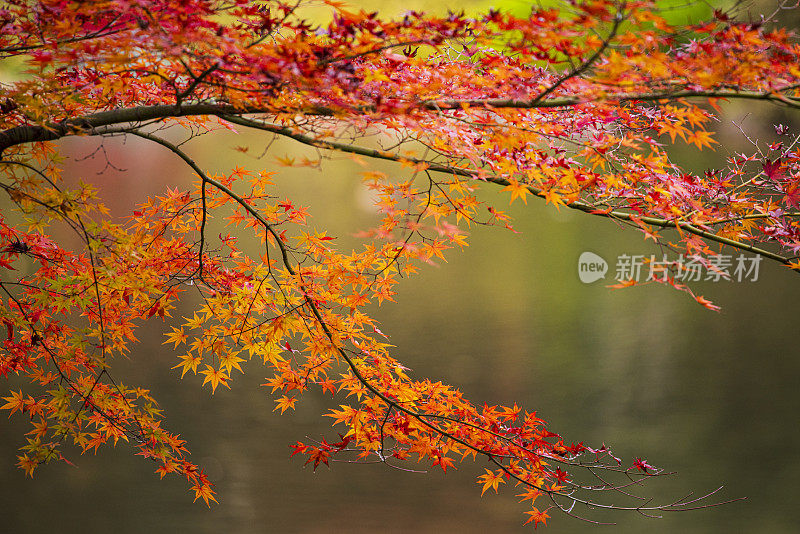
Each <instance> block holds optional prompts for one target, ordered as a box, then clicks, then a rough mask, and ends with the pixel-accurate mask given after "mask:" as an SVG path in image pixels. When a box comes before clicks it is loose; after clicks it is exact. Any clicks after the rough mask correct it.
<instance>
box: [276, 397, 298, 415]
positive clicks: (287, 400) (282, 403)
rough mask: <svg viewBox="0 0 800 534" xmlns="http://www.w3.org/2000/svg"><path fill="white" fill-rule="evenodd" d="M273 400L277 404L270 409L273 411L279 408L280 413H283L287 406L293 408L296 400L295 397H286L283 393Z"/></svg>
mask: <svg viewBox="0 0 800 534" xmlns="http://www.w3.org/2000/svg"><path fill="white" fill-rule="evenodd" d="M275 402H276V403H277V406H275V409H274V410H272V411H273V412H274V411H276V410H278V409H280V410H281V413H283V412H285V411H286V410H287V409H289V408H291V409H292V410H294V405H295V403H296V402H297V397H287V396H286V395H283V396H282V397H280V398H279V399H277V400H276V401H275Z"/></svg>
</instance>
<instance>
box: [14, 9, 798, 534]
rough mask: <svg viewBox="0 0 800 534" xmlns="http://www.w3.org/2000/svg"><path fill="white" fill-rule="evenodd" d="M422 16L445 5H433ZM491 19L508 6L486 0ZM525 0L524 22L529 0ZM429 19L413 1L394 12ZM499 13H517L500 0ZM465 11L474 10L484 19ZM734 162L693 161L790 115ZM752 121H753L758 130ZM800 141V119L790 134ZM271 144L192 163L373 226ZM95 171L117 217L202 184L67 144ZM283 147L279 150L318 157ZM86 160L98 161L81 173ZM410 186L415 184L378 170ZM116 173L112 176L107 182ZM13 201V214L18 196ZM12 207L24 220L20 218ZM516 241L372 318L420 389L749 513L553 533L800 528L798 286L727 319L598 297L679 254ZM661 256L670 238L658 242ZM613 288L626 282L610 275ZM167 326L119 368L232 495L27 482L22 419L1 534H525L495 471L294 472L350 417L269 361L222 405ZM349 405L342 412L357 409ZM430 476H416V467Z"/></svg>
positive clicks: (548, 227)
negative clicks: (283, 376)
mask: <svg viewBox="0 0 800 534" xmlns="http://www.w3.org/2000/svg"><path fill="white" fill-rule="evenodd" d="M419 4H422V5H423V6H430V5H433V4H434V3H433V2H425V3H418V5H419ZM483 4H484V5H488V3H483ZM515 4H519V5H522V3H521V2H516V3H515ZM373 5H380V6H381V7H382V8H385V9H388V10H389V11H392V10H394V9H398V10H399V9H400V8H403V9H409V8H412V7H414V4H413V3H411V2H380V3H374V4H373ZM495 5H497V3H495ZM465 6H467V4H462V5H461V6H459V7H465ZM726 110H727V114H726V115H725V117H723V121H722V122H721V123H720V137H719V139H720V141H722V145H721V146H723V147H725V148H722V149H720V150H719V151H718V153H716V154H715V153H708V154H705V153H704V154H700V155H698V154H697V153H694V152H692V153H678V152H676V154H675V157H676V158H678V159H682V160H683V161H685V162H686V163H687V164H688V165H689V166H691V167H692V168H694V169H695V170H702V169H703V168H705V167H706V166H710V165H713V164H715V158H717V159H718V158H719V157H721V156H724V155H725V153H726V152H727V151H730V150H734V149H736V147H737V145H736V144H735V141H734V138H733V137H734V133H735V128H732V127H731V126H730V124H731V121H732V120H735V121H737V122H738V121H744V123H745V126H746V128H747V129H748V131H749V132H751V133H752V134H753V135H755V136H757V137H761V138H764V139H770V136H771V135H774V132H773V131H772V128H771V124H772V123H773V122H776V121H778V120H784V119H785V117H782V116H781V115H780V113H779V112H777V111H775V110H774V109H770V108H754V107H753V106H748V107H747V108H740V107H735V106H731V107H729V108H726ZM748 116H749V118H748ZM792 131H793V132H796V131H797V126H796V124H795V125H794V126H793V128H792ZM260 143H261V145H263V144H264V142H263V141H262V140H259V139H258V138H249V142H245V141H243V140H242V138H241V137H236V136H234V135H223V136H221V137H220V136H217V137H214V138H210V137H207V136H206V137H201V138H199V139H197V140H195V141H193V142H192V143H191V144H190V145H188V150H189V152H190V153H192V154H193V155H194V156H196V157H198V159H199V160H200V161H201V162H202V164H203V166H204V167H205V168H208V169H209V170H212V171H225V170H229V169H230V168H231V167H232V166H234V165H237V164H240V165H247V166H248V167H250V168H253V169H260V168H264V167H265V166H266V167H267V168H275V169H274V170H277V171H278V172H279V174H278V178H277V180H276V183H277V184H278V186H279V189H280V195H281V196H282V197H283V196H286V197H289V198H292V199H294V200H295V201H296V202H298V203H300V204H304V205H309V206H310V208H311V213H312V214H313V219H312V222H311V224H312V226H315V227H317V228H319V229H326V230H329V233H332V234H334V235H339V236H342V237H341V238H340V239H339V241H340V242H342V243H343V245H344V246H346V245H347V244H349V243H354V242H355V240H354V239H352V238H350V237H349V236H350V234H351V233H352V232H353V231H355V230H357V229H360V228H365V227H368V226H370V225H371V224H373V223H374V217H375V215H374V213H373V212H372V211H371V209H370V208H369V203H368V201H367V200H368V195H367V193H366V191H365V189H364V188H363V186H362V185H361V183H360V179H359V175H358V173H359V172H360V171H362V170H363V168H362V167H360V166H359V165H357V164H356V163H354V162H352V161H351V160H349V159H348V158H334V160H333V161H326V162H324V163H323V167H322V169H321V170H319V171H316V170H305V171H299V170H294V169H285V168H277V166H276V165H275V164H274V160H273V159H271V157H267V158H265V159H264V160H261V161H258V160H256V159H253V158H249V157H247V156H244V157H243V156H241V155H240V154H239V155H238V157H237V153H236V152H235V151H233V150H229V149H230V148H232V147H233V146H236V145H242V144H250V146H251V153H260V149H259V148H260V146H261V145H260ZM63 146H64V147H65V151H66V153H68V154H69V155H70V156H71V157H72V158H74V159H75V160H76V161H73V162H71V163H68V165H67V167H68V170H69V172H68V173H66V174H71V175H73V176H79V177H81V178H83V179H84V180H87V181H92V182H95V183H97V184H98V186H99V187H100V188H101V190H102V191H103V192H104V193H105V197H106V198H107V199H109V200H108V204H109V205H110V206H111V207H112V208H113V209H114V210H115V212H117V213H124V212H125V211H126V210H128V211H129V210H130V209H131V208H132V207H133V206H134V205H135V204H136V203H138V202H141V201H143V200H144V199H145V198H146V196H147V195H151V194H157V193H158V192H160V191H162V190H163V188H164V187H167V186H170V187H172V186H181V187H186V184H187V182H188V180H189V179H190V178H189V173H188V172H186V170H185V169H184V168H183V167H181V166H180V163H179V162H177V161H175V160H174V159H173V158H171V157H170V156H169V155H168V154H166V153H165V152H163V151H162V150H161V149H159V148H153V147H151V146H147V145H144V144H142V143H140V142H138V141H136V140H132V139H129V140H127V141H126V142H125V143H122V142H113V141H106V142H105V143H104V145H103V146H104V148H105V149H106V152H107V154H108V157H109V160H110V161H111V162H112V163H113V164H114V166H115V167H117V168H119V169H122V170H124V171H126V172H117V171H115V170H114V169H113V168H110V167H106V162H105V160H104V159H103V158H102V152H99V153H96V154H95V157H94V158H89V159H84V158H85V157H86V156H88V155H89V154H91V153H93V152H94V151H95V149H96V148H97V147H98V146H99V142H98V141H97V140H91V139H70V140H67V141H65V142H64V143H63ZM302 153H305V152H304V151H303V149H302V148H300V147H299V146H298V145H296V144H291V143H287V142H281V143H276V144H275V145H273V147H272V152H271V154H272V155H283V154H292V155H296V154H302ZM79 159H84V161H77V160H79ZM370 168H374V169H379V170H384V171H385V172H387V173H388V174H390V176H392V175H397V176H399V175H401V173H403V172H404V170H403V169H401V168H400V167H398V166H392V165H389V164H376V165H370ZM100 171H103V172H102V174H100ZM484 198H485V199H486V200H491V201H494V202H495V203H496V205H498V206H501V209H503V208H502V207H504V206H505V205H506V204H507V197H506V196H501V195H500V194H499V193H498V191H497V190H496V189H495V190H493V189H490V188H489V189H487V190H486V192H485V194H484ZM3 202H6V201H5V199H4V200H3ZM4 205H7V204H4ZM510 211H511V212H512V213H513V215H514V218H515V228H516V229H517V230H518V231H519V233H518V234H514V233H511V232H508V231H504V230H500V229H487V228H476V229H474V230H473V232H472V235H471V239H470V246H469V247H468V248H467V249H465V251H464V252H462V253H459V252H454V253H451V254H450V255H449V256H448V263H446V264H443V265H441V266H440V267H429V268H424V269H422V272H421V273H420V274H419V275H418V276H416V277H414V278H411V279H407V280H405V281H403V282H402V284H401V287H400V288H399V293H398V295H397V303H396V304H391V303H389V304H387V305H384V306H382V307H381V308H376V309H374V315H375V316H376V317H377V318H379V319H380V320H381V322H382V330H383V331H384V332H386V333H387V334H389V335H390V337H391V341H392V343H393V344H395V345H397V349H396V350H395V355H396V357H397V358H398V359H400V360H401V361H403V362H404V363H405V364H406V365H408V366H409V367H411V368H412V369H413V370H414V372H415V373H416V374H417V376H425V377H430V378H433V379H441V380H444V381H447V382H449V383H452V384H454V385H456V386H459V387H460V388H461V389H462V391H464V392H465V394H466V395H467V396H468V397H469V398H471V399H473V400H475V401H479V402H483V401H486V402H488V403H489V404H513V403H514V402H517V403H520V404H521V405H524V407H525V408H527V409H529V410H536V411H537V412H538V414H539V415H540V416H541V417H542V418H544V419H545V420H547V421H548V422H549V423H550V425H551V428H552V429H553V430H554V431H556V432H559V433H561V434H562V435H563V436H564V437H565V438H566V439H568V440H575V441H585V442H587V443H589V444H592V445H595V446H599V444H600V443H602V442H605V443H606V444H607V445H609V446H611V447H612V449H613V450H614V452H615V453H616V454H617V455H618V456H621V457H623V458H624V459H625V460H626V461H628V460H630V459H631V458H632V457H634V456H642V457H644V458H646V459H647V461H648V462H649V463H651V464H654V465H657V466H659V467H663V468H666V469H667V470H669V471H676V472H677V474H676V475H674V476H671V477H660V478H657V479H654V480H652V481H651V482H650V483H649V484H648V485H647V486H646V487H645V488H644V489H643V490H642V491H641V492H640V493H642V494H646V495H649V496H652V497H654V499H655V501H658V502H665V501H670V500H673V499H676V498H679V497H681V496H682V495H684V494H685V493H686V492H688V491H695V492H696V493H698V494H699V493H703V492H707V491H710V490H713V489H715V488H716V487H718V486H719V485H722V484H724V485H725V486H726V488H725V490H724V491H723V492H722V493H721V494H720V499H726V498H733V497H742V496H746V497H747V500H746V501H742V502H737V503H734V504H730V505H726V506H723V507H719V508H713V509H709V510H701V511H695V512H689V513H681V514H669V515H667V516H666V517H665V518H664V519H661V520H651V519H646V518H644V517H641V516H638V515H636V514H633V513H620V512H616V513H612V514H604V513H601V512H599V511H591V510H590V511H586V510H579V512H580V513H582V514H584V515H588V516H589V517H591V518H593V519H597V520H611V521H616V522H617V523H618V524H617V526H613V527H598V526H593V525H589V524H586V523H583V522H580V521H577V520H574V519H570V518H568V517H565V516H559V515H556V516H555V517H554V518H552V519H551V520H550V522H549V525H550V526H549V527H548V528H549V531H550V532H558V533H586V532H606V531H611V532H615V533H617V532H620V533H628V532H630V533H637V532H643V531H645V529H646V530H647V531H648V532H650V533H651V534H658V533H673V532H685V533H717V532H769V533H794V532H798V531H800V518H798V516H797V504H796V503H797V500H798V497H800V491H798V489H797V480H798V479H800V453H798V446H800V425H798V422H797V419H798V415H797V413H798V410H797V408H798V406H800V403H799V402H798V378H797V377H798V376H800V358H799V357H798V356H800V351H799V350H798V340H797V333H798V331H797V330H795V329H796V328H798V318H799V317H800V314H798V310H800V279H798V277H797V275H796V274H793V273H792V272H790V271H788V270H787V269H785V268H781V267H779V266H776V265H771V264H766V263H765V262H762V266H761V271H760V276H759V279H758V281H756V282H738V283H737V282H718V283H711V282H705V283H699V284H697V285H695V286H694V287H695V289H696V290H697V292H698V293H699V294H704V295H705V296H706V297H708V298H711V299H712V300H713V301H714V302H715V303H717V304H719V305H721V306H722V307H723V309H722V312H721V313H714V312H710V311H708V310H706V309H704V308H702V307H700V306H698V305H697V304H695V303H694V302H693V301H692V300H691V299H690V298H688V297H687V296H686V295H684V294H682V293H678V292H676V291H671V290H667V289H665V288H663V287H654V286H647V287H639V288H633V289H627V290H621V291H612V290H609V289H607V288H605V287H604V284H605V282H597V283H594V284H591V285H586V284H583V283H581V282H580V280H579V279H578V275H577V259H578V256H579V255H580V254H581V253H582V252H584V251H587V250H588V251H592V252H595V253H597V254H599V255H600V256H602V257H604V258H605V259H606V260H608V261H609V263H610V264H611V265H610V267H611V269H612V271H613V268H614V265H613V264H614V261H615V259H616V257H617V256H618V255H620V254H645V255H648V256H649V255H650V254H656V255H659V254H661V251H660V250H658V249H657V248H655V247H653V246H652V244H649V245H648V244H646V243H644V242H643V240H642V238H641V236H640V235H639V234H638V233H636V232H632V231H622V230H620V229H619V228H617V227H616V226H615V225H614V224H612V223H610V222H607V221H603V220H598V219H595V218H592V217H588V216H585V215H581V214H575V213H571V212H569V211H568V210H564V209H562V210H561V211H560V212H557V211H555V210H553V209H552V208H550V207H545V205H544V204H543V203H541V202H536V201H531V202H530V203H529V205H528V206H527V207H525V206H522V205H517V206H514V207H513V209H511V210H510ZM648 243H652V242H648ZM611 276H613V272H612V273H611ZM165 328H166V327H165V325H163V324H161V323H158V322H152V323H150V324H148V325H146V326H145V327H144V328H143V329H142V330H140V332H139V334H138V335H139V338H140V339H141V340H142V343H141V345H140V346H139V347H138V348H137V350H136V351H135V352H134V353H133V354H132V355H131V358H130V359H128V360H125V359H120V360H119V361H117V362H116V363H115V368H114V369H115V373H116V374H117V376H119V377H124V381H125V382H126V383H128V384H137V385H144V386H146V387H150V388H151V389H152V391H153V393H154V395H155V396H156V398H157V399H159V401H160V402H161V404H162V407H163V408H164V409H165V410H166V415H167V418H168V419H167V422H168V427H169V428H170V429H171V430H174V431H177V432H180V433H181V434H182V437H183V438H184V439H187V440H188V442H189V446H190V449H191V450H192V452H193V459H194V460H195V461H197V462H199V463H200V464H201V465H203V466H204V467H205V468H206V472H207V473H209V474H210V476H211V478H212V479H213V480H214V481H215V482H216V484H217V489H218V491H219V498H220V504H219V505H218V506H214V507H213V508H211V509H206V508H205V506H204V505H202V504H199V503H196V504H192V502H191V495H190V493H189V492H188V491H187V487H186V485H185V483H184V482H183V481H182V480H179V479H177V478H170V477H168V478H166V479H164V480H163V481H159V480H158V477H157V476H156V475H154V474H153V473H152V471H153V469H154V467H153V465H152V464H150V463H148V462H146V461H144V460H142V459H141V458H138V457H134V456H132V455H131V449H130V448H128V447H127V446H125V445H124V444H121V445H119V446H118V447H117V448H116V449H110V448H109V449H102V450H101V452H100V453H98V455H97V456H91V455H87V456H84V457H74V456H73V457H72V458H71V459H72V460H73V461H74V462H75V463H76V465H77V467H71V466H69V465H66V464H63V463H62V464H52V465H49V466H46V467H42V468H40V469H39V470H38V471H37V472H36V477H35V478H34V479H33V480H31V479H26V478H25V477H24V473H23V472H22V471H20V470H18V469H16V468H15V467H14V466H13V463H14V461H15V460H14V457H15V454H16V448H17V447H18V446H19V445H20V442H21V440H22V439H21V436H22V434H23V433H24V432H26V431H27V430H28V429H27V427H26V425H25V424H24V421H22V420H21V419H19V418H14V419H12V420H10V421H5V420H0V421H2V422H0V424H1V425H2V426H0V431H1V432H2V436H3V437H2V439H0V480H2V485H0V499H1V500H2V502H3V504H4V509H5V514H4V518H3V519H2V520H0V531H2V532H10V533H38V532H45V531H53V532H61V533H85V532H107V531H111V532H115V533H118V534H123V533H134V532H136V533H139V532H151V533H170V534H171V533H175V532H192V533H211V532H242V533H260V532H311V533H314V532H326V533H327V532H334V533H335V532H348V533H362V532H363V533H368V532H369V533H373V532H423V533H427V532H465V533H466V532H523V531H528V530H529V529H528V528H527V527H522V523H523V521H524V516H523V515H522V512H523V511H524V510H525V509H524V508H523V507H522V505H520V504H518V503H517V500H518V499H517V498H515V497H514V496H513V495H514V493H517V492H515V491H513V489H512V490H509V489H507V488H505V489H504V491H503V492H501V495H499V496H498V495H493V494H490V493H488V492H487V494H486V495H485V496H484V497H483V498H481V497H480V487H479V486H478V485H477V484H475V475H477V474H479V473H480V472H482V470H483V469H482V468H483V464H482V463H481V462H478V463H477V464H471V463H466V464H462V465H459V466H458V467H459V469H458V471H456V472H453V473H450V472H448V474H447V475H446V476H444V475H442V473H441V472H440V471H438V470H437V469H433V470H431V472H430V473H429V474H413V473H407V472H400V471H396V470H392V469H388V468H386V467H384V466H376V465H369V466H359V465H349V464H333V466H332V467H331V468H330V469H328V468H324V467H323V468H320V469H318V470H317V471H316V472H313V471H312V470H311V469H303V468H302V461H299V460H298V459H297V458H295V459H292V460H290V459H289V453H290V449H289V448H288V447H287V446H288V444H290V443H293V442H294V441H296V440H297V439H305V438H306V436H310V437H312V438H316V437H320V436H322V435H326V436H331V435H335V434H334V432H333V429H331V427H330V423H329V420H327V418H322V417H320V414H321V413H324V412H325V411H326V410H327V408H329V407H330V406H331V405H335V401H334V402H331V400H330V397H329V396H328V397H326V398H323V397H321V396H319V395H316V394H313V393H312V394H308V395H307V396H306V397H304V398H303V400H302V402H301V403H299V404H298V409H297V411H296V412H295V413H289V412H287V414H285V415H284V416H279V415H277V414H276V413H273V411H272V409H273V407H274V402H273V401H272V398H271V397H269V396H268V395H267V393H268V392H267V390H265V389H264V388H259V387H258V384H259V383H261V382H263V377H264V373H263V372H262V370H261V369H260V368H259V366H257V365H255V364H251V365H249V366H248V368H247V374H246V375H245V376H244V377H241V376H237V377H236V380H235V381H234V382H233V384H232V388H233V389H232V391H228V390H225V389H218V390H217V393H216V394H215V395H214V396H213V397H212V396H211V395H210V392H209V390H208V389H207V388H206V389H201V388H200V383H201V380H199V379H198V378H197V377H188V376H187V378H186V379H184V380H183V381H181V380H180V379H179V373H178V372H177V371H173V370H170V368H171V367H172V366H173V365H175V363H176V361H177V359H176V354H175V353H174V352H173V351H172V350H171V349H170V348H169V347H168V346H165V345H162V344H161V343H162V340H163V336H162V333H163V331H164V330H165ZM337 400H338V399H337ZM412 467H415V466H412Z"/></svg>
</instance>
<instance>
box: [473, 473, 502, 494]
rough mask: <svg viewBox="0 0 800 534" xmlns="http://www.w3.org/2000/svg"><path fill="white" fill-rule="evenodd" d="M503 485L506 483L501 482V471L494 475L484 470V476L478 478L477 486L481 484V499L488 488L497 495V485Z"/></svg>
mask: <svg viewBox="0 0 800 534" xmlns="http://www.w3.org/2000/svg"><path fill="white" fill-rule="evenodd" d="M505 483H506V481H505V480H503V472H502V471H500V472H498V473H495V472H494V471H492V470H491V469H486V474H484V475H481V476H479V477H478V484H483V489H482V490H481V497H483V494H484V493H486V490H487V489H489V488H492V489H494V492H495V493H497V491H498V490H497V488H498V485H499V484H505Z"/></svg>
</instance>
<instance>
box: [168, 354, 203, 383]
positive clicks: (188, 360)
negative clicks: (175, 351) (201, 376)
mask: <svg viewBox="0 0 800 534" xmlns="http://www.w3.org/2000/svg"><path fill="white" fill-rule="evenodd" d="M179 358H180V359H181V360H183V362H182V363H179V364H178V365H175V366H174V367H172V369H177V368H179V367H180V368H182V370H181V378H183V375H185V374H186V372H187V371H192V372H193V373H194V374H197V366H198V365H200V362H201V361H203V359H202V358H201V357H200V356H192V355H191V354H183V355H181V356H180V357H179Z"/></svg>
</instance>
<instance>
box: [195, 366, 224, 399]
mask: <svg viewBox="0 0 800 534" xmlns="http://www.w3.org/2000/svg"><path fill="white" fill-rule="evenodd" d="M200 374H201V375H204V376H205V378H204V379H203V385H204V386H205V385H206V384H207V383H209V382H211V393H212V394H213V393H214V392H215V391H216V390H217V386H218V385H220V384H222V385H223V386H225V387H227V388H228V389H230V386H229V385H228V379H229V376H228V373H226V372H225V370H224V369H222V368H220V369H214V368H213V367H211V366H210V365H208V364H206V368H205V370H203V371H200Z"/></svg>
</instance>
